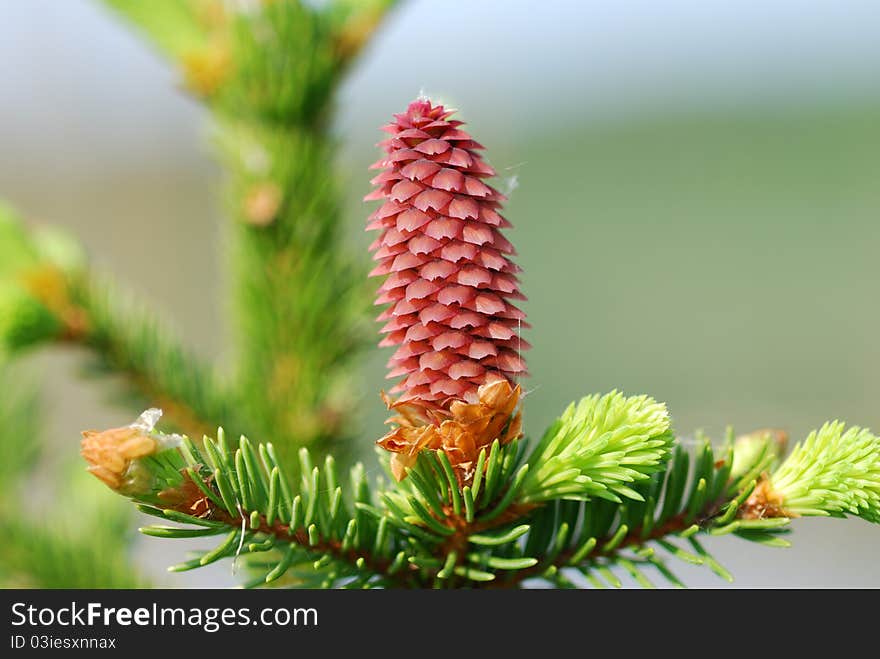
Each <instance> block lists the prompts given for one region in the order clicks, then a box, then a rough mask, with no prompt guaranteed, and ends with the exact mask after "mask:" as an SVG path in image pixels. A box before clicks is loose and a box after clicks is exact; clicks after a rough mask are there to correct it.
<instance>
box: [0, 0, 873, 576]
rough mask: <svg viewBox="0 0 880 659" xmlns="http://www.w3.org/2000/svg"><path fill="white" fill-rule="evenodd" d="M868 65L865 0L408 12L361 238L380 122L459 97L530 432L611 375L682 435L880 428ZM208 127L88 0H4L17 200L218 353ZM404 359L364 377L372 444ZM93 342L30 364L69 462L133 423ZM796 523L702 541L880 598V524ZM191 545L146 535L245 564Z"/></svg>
mask: <svg viewBox="0 0 880 659" xmlns="http://www.w3.org/2000/svg"><path fill="white" fill-rule="evenodd" d="M878 61H880V5H878V4H877V3H876V2H873V1H871V0H864V1H857V0H840V1H839V2H835V3H829V2H822V1H820V0H815V1H811V0H774V2H766V1H761V0H740V2H737V3H725V2H716V1H705V0H667V1H666V2H662V3H658V2H651V1H650V0H634V1H632V2H627V3H611V2H595V1H592V0H589V1H588V0H568V1H566V0H542V1H541V2H537V1H534V2H526V1H518V0H481V1H480V2H469V1H467V0H447V1H446V2H443V3H437V2H432V1H430V0H410V1H409V2H405V3H404V4H403V6H402V7H401V8H400V9H399V10H398V11H396V12H395V13H394V14H393V15H392V16H391V19H390V20H389V21H388V22H387V24H386V25H385V27H384V29H383V30H382V31H381V33H380V34H379V36H378V38H377V39H376V41H375V42H374V43H373V45H372V47H371V48H370V49H369V50H368V51H367V53H366V54H365V56H364V57H363V59H362V60H361V61H360V63H359V65H358V66H357V67H356V68H355V69H354V70H353V71H352V73H351V75H350V77H349V79H348V81H347V83H346V84H345V87H344V89H343V92H342V94H341V101H340V103H339V112H338V121H337V131H338V135H339V138H340V140H341V142H342V143H343V144H344V149H343V156H342V158H341V159H340V162H339V169H340V175H341V176H343V177H344V180H345V181H346V184H347V188H348V189H349V190H350V193H351V195H350V197H351V201H350V204H349V208H348V210H349V213H348V215H349V217H350V225H351V232H350V239H351V242H352V245H354V246H356V248H359V249H363V250H364V251H365V250H366V245H367V243H368V237H367V236H366V234H364V233H363V232H362V230H361V228H362V225H363V219H364V217H365V215H366V213H367V210H366V208H364V207H363V206H362V205H361V204H360V202H359V199H360V197H361V196H362V195H363V194H364V193H365V192H366V191H367V190H368V183H367V180H368V178H369V177H368V173H367V171H366V167H367V165H368V164H369V163H370V162H372V160H373V159H375V156H376V153H377V151H376V149H375V147H374V143H375V142H376V141H377V140H378V139H380V133H379V132H378V131H377V127H378V126H379V125H381V124H382V123H383V122H384V121H385V120H386V118H387V117H388V116H389V115H390V113H392V112H395V111H399V110H400V109H402V108H403V107H404V106H405V104H406V103H407V102H408V101H410V100H412V98H413V97H414V96H416V95H417V94H418V93H419V92H420V91H424V92H426V93H428V94H430V95H432V96H433V97H435V98H439V99H442V100H444V101H447V102H448V103H449V104H451V105H453V106H454V107H457V108H459V109H460V110H461V116H462V118H463V119H465V120H466V121H467V122H468V123H469V125H470V128H471V129H472V132H473V133H474V134H475V135H476V136H477V138H478V139H479V140H480V141H481V142H483V143H484V144H486V145H487V147H488V148H489V151H488V153H489V158H490V161H491V162H492V163H493V164H494V165H495V166H496V168H497V169H498V170H499V172H500V174H501V178H502V179H503V180H502V181H500V182H499V185H500V186H501V187H504V186H510V188H515V189H513V192H512V194H511V201H510V203H509V206H508V208H509V212H508V214H507V215H508V217H509V218H510V219H511V220H512V221H513V222H514V224H515V227H516V228H515V229H514V230H513V231H512V232H511V238H512V240H513V241H514V243H515V244H516V245H517V246H518V248H519V251H520V257H519V263H520V264H521V265H522V266H523V268H524V269H525V273H524V288H525V292H526V294H527V295H529V297H530V300H529V302H528V303H526V305H525V308H526V310H527V312H528V313H529V318H530V321H531V322H532V323H533V325H534V329H533V330H530V331H528V332H527V333H526V338H528V339H529V340H530V341H531V342H532V343H533V344H534V349H533V350H532V351H531V352H530V353H529V355H528V360H529V365H530V370H531V373H532V377H531V378H529V379H528V381H527V382H526V387H527V388H528V390H529V393H528V402H527V416H526V426H527V430H528V431H529V432H530V433H531V434H532V435H534V434H537V433H539V432H540V431H541V430H542V429H543V427H544V426H545V425H546V424H547V423H548V422H549V421H550V420H551V419H552V418H553V417H554V415H556V414H558V413H559V412H560V411H561V410H562V408H563V407H564V406H565V405H566V404H567V403H568V402H569V401H570V400H572V399H574V398H577V397H579V396H581V395H584V394H587V393H591V392H594V391H606V390H609V389H612V388H619V389H622V390H624V391H625V392H628V393H642V392H646V393H650V394H651V395H653V396H655V397H657V398H658V399H661V400H664V401H666V402H667V403H668V404H669V407H670V409H671V411H672V413H673V417H674V420H675V426H676V428H677V430H678V432H679V433H681V434H682V435H683V436H685V437H687V436H692V435H693V433H694V431H695V430H696V429H698V428H702V429H705V430H706V431H707V432H708V433H709V434H710V435H711V436H713V437H716V438H719V439H720V437H721V436H722V433H723V431H724V428H725V426H727V425H728V424H731V425H733V426H734V428H736V429H737V430H740V431H746V430H751V429H755V428H759V427H766V426H776V427H782V428H785V429H786V430H788V431H789V432H790V433H791V435H792V437H793V438H801V437H803V436H804V435H805V433H806V432H807V431H808V430H809V429H811V428H813V427H816V426H818V425H820V424H821V423H822V422H823V421H825V420H826V419H831V418H842V419H845V420H848V421H850V422H853V423H859V424H861V425H867V426H870V427H873V428H875V429H880V340H878V337H880V296H878V294H877V289H878V287H877V283H878V281H880V258H878V248H880V67H878V66H877V62H878ZM206 122H207V118H206V115H205V113H204V111H203V110H202V109H201V108H200V107H199V105H198V104H197V103H195V102H194V101H192V100H190V99H189V98H188V97H187V96H186V95H185V94H184V93H183V92H182V91H180V90H179V88H178V85H177V79H176V75H175V73H174V72H173V71H172V70H170V68H169V67H168V66H167V65H166V64H165V62H163V60H162V59H160V58H159V57H158V56H157V55H155V54H154V53H152V52H151V51H150V50H149V48H148V47H147V46H146V45H145V43H144V42H141V41H140V40H139V39H138V37H137V36H136V35H135V34H134V33H133V32H131V31H130V30H129V29H128V28H127V27H126V26H123V25H121V24H120V23H118V22H117V21H116V20H115V19H114V17H112V16H110V15H109V14H108V13H107V12H106V11H104V10H103V9H102V7H100V6H99V5H98V4H97V3H95V2H90V1H89V0H67V1H66V2H59V1H57V0H55V1H53V0H28V1H27V2H24V1H21V0H17V1H16V0H0V196H3V197H5V198H6V199H8V200H9V201H11V202H12V203H13V204H15V205H16V206H18V208H19V209H20V210H21V211H23V212H24V213H25V214H26V215H27V216H28V217H29V218H31V219H32V220H33V221H45V222H51V223H55V224H58V225H62V226H64V227H67V228H69V229H70V230H71V231H73V232H74V233H76V234H77V235H78V236H80V237H81V239H82V241H83V242H84V244H85V245H86V247H87V248H88V251H89V252H90V255H91V256H92V258H93V260H94V261H95V262H96V263H97V264H98V265H99V266H100V268H101V269H103V270H105V271H108V272H113V273H117V274H118V277H119V279H121V280H123V281H125V282H126V283H128V284H130V285H131V287H132V288H133V289H134V290H136V291H137V292H138V293H139V294H140V295H142V296H143V297H144V298H146V299H147V300H149V301H150V302H152V303H154V305H155V306H156V307H157V308H160V309H162V310H164V311H166V312H167V314H168V315H169V316H170V317H171V318H172V319H173V322H174V325H175V326H176V327H177V328H178V329H179V331H180V332H181V333H182V334H183V335H184V336H185V337H187V338H188V340H189V341H190V342H191V344H192V345H193V346H195V348H196V349H197V351H198V352H200V353H202V354H203V355H205V356H206V357H207V358H210V359H214V360H222V359H223V354H224V350H225V346H226V342H227V335H226V333H225V330H224V321H223V319H224V317H225V312H226V309H225V307H224V302H223V287H224V281H223V274H222V272H223V270H222V264H223V259H224V257H223V248H222V242H221V226H222V221H223V218H222V210H221V203H220V186H221V185H222V173H221V172H220V170H219V169H218V167H217V165H216V164H215V163H214V162H213V160H212V157H211V147H210V143H209V136H210V130H209V126H208V125H207V123H206ZM386 358H387V354H384V353H381V352H380V351H378V350H377V351H375V352H374V353H372V354H371V355H369V356H368V358H367V360H366V363H365V365H364V368H363V372H362V373H360V374H359V377H360V378H361V379H362V382H363V387H364V392H365V394H364V401H363V410H364V411H363V415H362V417H361V418H362V419H363V432H362V435H363V437H364V440H363V441H364V447H365V450H367V449H368V447H369V444H370V443H371V440H372V439H373V438H375V437H377V436H378V435H379V433H380V432H381V424H382V420H383V418H384V415H383V412H384V410H383V408H382V406H381V404H380V403H379V401H378V398H376V397H375V396H374V395H373V392H375V391H378V389H379V387H380V386H382V384H383V380H382V376H383V373H382V371H383V363H384V361H385V359H386ZM82 360H83V356H82V355H81V354H79V353H76V352H63V351H52V352H51V353H48V354H47V353H45V352H43V353H40V354H37V355H34V356H33V357H31V361H32V362H33V363H34V365H35V367H37V368H40V369H41V373H42V376H41V377H42V378H43V379H44V380H45V382H46V386H47V387H48V397H47V400H48V409H49V412H50V417H49V419H48V423H49V426H50V429H51V436H52V437H53V441H54V442H55V449H54V450H55V451H56V452H57V453H58V454H59V455H69V454H70V453H74V452H75V451H76V450H77V438H78V431H79V430H80V429H83V428H86V427H108V426H112V425H119V424H121V423H127V422H128V421H130V418H129V417H130V415H129V414H128V413H126V412H123V411H120V410H119V408H117V407H114V406H112V405H111V404H110V403H109V402H108V401H109V398H110V397H111V395H112V392H113V388H114V383H113V382H109V383H107V382H104V383H101V384H96V383H94V382H86V383H83V382H82V380H80V379H78V378H77V377H76V375H77V370H78V368H79V367H80V365H81V363H82ZM0 395H2V394H0ZM255 439H262V438H255ZM47 473H50V471H48V470H47ZM45 487H46V488H50V487H51V484H50V483H48V482H47V483H45ZM96 487H97V483H96ZM37 489H39V488H37ZM106 496H108V497H110V496H113V495H111V494H110V493H109V492H108V493H107V494H106ZM794 527H795V534H794V536H793V540H794V543H795V544H794V547H792V548H791V549H786V550H779V549H767V548H763V547H760V546H753V545H751V544H749V543H744V542H741V541H737V540H735V539H730V538H723V539H715V540H716V541H714V542H710V543H709V544H710V545H711V547H710V548H711V549H713V550H714V552H715V553H716V555H717V557H718V559H719V560H720V561H721V562H722V563H724V564H725V565H726V566H727V567H728V568H729V569H730V570H731V571H732V572H733V573H734V575H735V576H736V577H737V582H736V585H738V586H750V587H777V586H791V587H803V586H847V587H877V586H880V563H878V561H877V555H878V550H880V529H878V528H876V527H871V526H869V525H868V524H867V523H864V522H861V521H859V520H856V521H841V520H809V521H802V522H796V523H795V524H794ZM181 555H182V548H181V546H180V544H179V543H177V542H175V543H170V542H166V541H162V540H156V539H148V538H143V539H141V540H139V541H138V545H137V560H138V562H139V563H140V564H141V565H142V566H143V568H144V569H145V570H147V571H148V572H149V573H150V574H151V575H152V577H153V578H154V579H155V580H156V581H157V582H158V583H165V584H168V585H186V584H201V585H207V584H210V585H224V584H231V583H233V582H234V579H233V577H232V576H231V575H230V574H229V566H228V565H223V566H222V567H219V568H216V569H212V570H200V571H196V572H195V573H186V574H185V575H174V576H173V577H170V576H167V575H166V573H165V570H164V568H165V566H166V565H168V564H170V563H172V562H176V561H177V560H178V559H179V558H180V557H181ZM682 576H683V577H684V578H685V581H686V582H688V583H689V584H690V585H694V586H719V585H721V582H720V581H718V580H717V579H716V578H715V577H714V576H713V575H712V574H711V573H709V572H708V571H702V570H700V569H694V570H682Z"/></svg>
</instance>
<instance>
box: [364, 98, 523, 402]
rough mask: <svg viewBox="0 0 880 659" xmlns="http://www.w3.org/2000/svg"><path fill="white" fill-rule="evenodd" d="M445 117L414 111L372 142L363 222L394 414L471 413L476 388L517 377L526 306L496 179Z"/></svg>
mask: <svg viewBox="0 0 880 659" xmlns="http://www.w3.org/2000/svg"><path fill="white" fill-rule="evenodd" d="M452 114H453V111H452V110H446V109H445V108H444V107H443V106H442V105H433V104H432V103H431V102H430V101H429V100H423V99H419V100H417V101H414V102H413V103H410V105H409V107H408V108H407V110H406V112H404V113H402V114H395V115H394V121H392V122H391V123H390V124H388V125H387V126H384V127H383V128H382V130H384V131H386V132H388V133H391V137H390V138H389V139H386V140H384V141H382V142H380V143H379V146H381V147H382V148H383V149H384V151H385V152H386V154H387V155H386V156H385V157H383V158H382V159H381V160H379V161H378V162H376V163H374V164H373V165H372V167H371V169H382V170H383V171H382V173H381V174H379V175H378V176H376V177H375V178H374V179H373V180H372V183H373V184H374V185H375V186H376V189H375V190H373V192H372V193H370V194H369V195H367V196H366V198H365V199H366V200H376V199H380V200H383V201H384V203H383V204H382V206H380V207H379V209H378V210H376V212H374V213H373V214H372V215H370V217H369V224H368V225H367V230H379V231H381V234H380V236H379V237H378V238H377V239H376V240H375V242H373V244H372V245H371V246H370V250H371V251H373V252H374V254H373V259H374V260H375V261H378V265H377V266H376V268H375V269H374V270H373V271H372V272H371V273H370V275H371V276H384V275H387V279H385V281H384V283H383V284H382V286H381V287H380V288H379V293H378V297H377V299H376V304H389V305H390V306H389V307H388V308H387V309H386V310H385V311H384V312H383V313H382V314H381V315H380V316H379V318H378V320H380V321H387V322H386V324H385V326H384V327H383V328H382V330H381V331H382V332H383V333H384V334H386V336H385V338H384V339H383V340H382V341H381V342H380V343H379V345H380V346H399V347H398V348H397V351H396V352H395V353H394V355H393V356H392V357H391V359H390V361H389V362H388V368H389V369H390V372H389V373H388V377H389V378H396V377H403V379H402V380H401V381H400V382H399V383H398V384H397V386H395V387H394V388H393V389H391V393H401V394H402V395H401V396H400V398H399V401H400V402H404V401H423V402H425V403H431V404H439V405H442V406H443V407H446V406H448V404H449V403H450V402H451V401H454V400H456V399H459V400H466V401H468V402H474V401H476V400H477V389H478V387H479V386H480V385H482V384H485V383H487V382H489V381H492V380H497V379H506V380H508V381H509V382H511V383H515V381H516V379H517V377H519V376H521V375H525V363H524V362H523V359H522V358H521V357H520V354H519V353H520V350H523V349H526V348H528V344H527V343H526V342H525V341H523V340H522V339H521V338H520V336H519V334H520V330H521V328H523V327H527V326H528V325H527V324H526V323H525V322H524V318H525V314H523V312H522V311H520V310H519V309H518V308H516V307H515V306H513V304H511V302H510V300H512V299H518V300H524V299H525V297H524V296H523V295H522V294H521V293H520V291H519V280H518V279H517V277H516V273H517V272H518V271H519V267H518V266H517V265H515V264H514V263H513V262H512V261H511V260H510V256H511V255H514V254H516V251H515V250H514V249H513V246H512V245H511V244H510V243H509V242H508V241H507V240H506V239H505V238H504V236H502V235H501V231H500V229H502V228H505V227H509V226H510V223H509V222H508V221H507V220H506V219H504V217H502V216H501V215H500V213H499V211H500V209H501V202H502V201H504V200H505V199H506V197H505V196H504V195H502V194H501V193H499V192H498V191H497V190H495V189H494V188H492V187H491V186H489V185H487V184H486V183H484V182H483V180H482V179H485V178H488V177H491V176H494V175H495V170H494V169H492V168H491V167H490V166H489V165H487V164H486V163H485V162H484V161H483V159H482V157H481V156H480V154H479V150H480V149H483V146H482V145H480V144H479V143H477V142H475V141H474V140H473V139H472V138H471V136H470V135H469V134H468V133H466V132H465V131H463V130H462V129H461V126H462V123H463V122H461V121H458V120H454V119H449V117H450V115H452Z"/></svg>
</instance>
